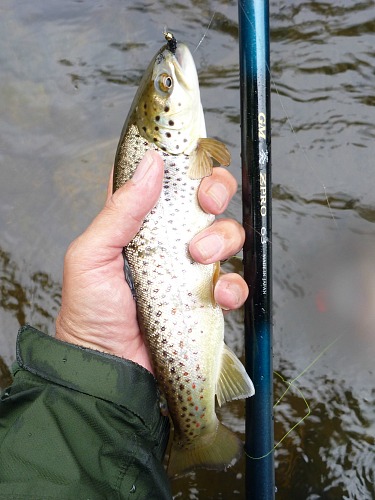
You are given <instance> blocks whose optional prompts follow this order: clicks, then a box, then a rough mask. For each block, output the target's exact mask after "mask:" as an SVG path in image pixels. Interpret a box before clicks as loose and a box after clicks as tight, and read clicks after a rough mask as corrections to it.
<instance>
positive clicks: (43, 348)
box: [0, 326, 171, 500]
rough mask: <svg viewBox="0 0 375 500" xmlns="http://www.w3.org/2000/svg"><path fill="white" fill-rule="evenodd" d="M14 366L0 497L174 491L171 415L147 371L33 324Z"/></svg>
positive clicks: (0, 445)
mask: <svg viewBox="0 0 375 500" xmlns="http://www.w3.org/2000/svg"><path fill="white" fill-rule="evenodd" d="M13 370H14V381H13V384H12V385H11V386H10V387H9V388H8V389H6V390H5V391H4V393H3V394H2V397H1V400H0V498H6V499H28V500H30V499H38V500H42V499H59V500H63V499H90V500H96V499H100V500H103V499H131V500H133V499H142V500H144V499H147V500H148V499H157V500H161V499H165V498H168V499H170V498H171V493H170V489H169V483H168V479H167V477H166V473H165V471H164V468H163V466H162V463H161V462H162V459H163V456H164V452H165V448H166V445H167V440H168V434H169V423H168V419H167V418H166V417H163V416H161V414H160V410H159V403H158V394H157V387H156V381H155V379H154V377H153V376H152V375H151V374H150V373H149V372H148V371H147V370H145V369H144V368H142V367H141V366H139V365H137V364H135V363H132V362H131V361H128V360H124V359H122V358H118V357H116V356H110V355H107V354H104V353H100V352H97V351H93V350H90V349H84V348H81V347H78V346H74V345H71V344H67V343H64V342H61V341H59V340H56V339H54V338H52V337H49V336H48V335H45V334H43V333H41V332H39V331H38V330H35V329H34V328H31V327H30V326H26V327H24V328H22V329H21V330H20V332H19V334H18V339H17V363H16V364H15V366H14V369H13Z"/></svg>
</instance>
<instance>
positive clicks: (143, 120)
mask: <svg viewBox="0 0 375 500" xmlns="http://www.w3.org/2000/svg"><path fill="white" fill-rule="evenodd" d="M165 36H166V40H167V44H166V45H165V46H164V47H163V48H162V49H161V50H160V51H159V52H158V53H157V54H156V56H155V57H154V59H153V60H152V62H151V64H150V66H149V68H148V69H147V71H146V73H145V75H144V77H143V80H142V82H141V84H140V87H139V90H138V92H137V94H136V97H135V99H134V102H133V105H132V107H131V109H130V112H129V115H128V118H127V120H126V122H125V125H124V128H123V131H122V134H121V137H120V142H119V145H118V149H117V154H116V159H115V173H114V189H117V188H118V187H120V186H121V185H122V184H124V183H125V182H126V181H127V180H129V179H130V178H131V177H132V175H133V172H134V170H135V168H136V166H137V164H138V163H139V161H140V160H141V158H142V157H143V155H144V153H145V152H146V151H147V150H148V149H155V150H158V151H159V152H160V154H161V155H162V157H163V159H164V184H163V190H162V194H161V197H160V199H159V201H158V203H157V205H156V206H155V207H154V208H153V210H151V212H150V213H149V214H148V216H147V217H146V219H145V220H144V223H143V225H142V227H141V229H140V231H139V232H138V234H137V235H136V236H135V237H134V239H133V240H132V241H131V242H130V243H129V245H128V246H127V247H126V249H125V255H126V258H127V260H128V263H129V267H130V270H131V274H132V280H133V285H134V289H135V294H136V300H137V310H138V318H139V322H140V325H141V329H142V331H143V333H144V335H145V339H146V342H147V344H148V346H149V349H150V353H151V357H152V362H153V366H154V370H155V374H156V378H157V380H158V384H159V387H160V391H161V392H162V393H163V394H164V396H165V398H166V400H167V404H168V410H169V414H170V417H171V419H172V422H173V426H174V439H173V444H172V449H171V454H170V460H169V464H168V473H169V474H170V475H172V476H173V475H176V474H181V473H184V472H186V471H188V470H190V469H192V468H194V467H207V468H214V469H225V468H227V467H229V466H230V465H232V464H233V463H234V462H235V461H236V460H237V458H238V457H239V456H240V454H241V450H242V443H241V442H240V441H239V439H238V438H237V437H236V436H235V434H234V433H232V431H230V430H229V429H227V428H226V427H225V426H223V425H222V424H221V423H220V422H219V421H218V419H217V416H216V413H215V394H216V396H217V399H218V403H219V404H222V403H224V402H225V401H230V400H232V399H239V398H245V397H248V396H251V395H252V394H253V393H254V388H253V385H252V382H251V380H250V378H249V377H248V375H247V374H246V371H245V369H244V367H243V366H242V364H241V363H240V361H239V360H238V359H237V357H236V356H235V355H234V353H233V352H232V351H230V349H229V348H228V347H227V346H226V345H225V344H224V321H223V314H222V311H221V309H220V307H219V306H218V305H217V304H216V303H215V300H214V297H213V287H214V284H215V280H216V279H217V277H218V273H219V264H218V263H217V264H212V265H203V264H199V263H197V262H195V261H194V260H193V259H192V258H191V257H190V254H189V251H188V245H189V242H190V241H191V240H192V238H193V237H194V236H195V235H196V234H197V233H198V232H199V231H201V230H202V229H204V228H206V227H208V226H209V225H210V224H212V222H213V220H214V216H212V215H210V214H206V213H205V212H203V211H202V209H201V208H200V206H199V204H198V198H197V190H198V187H199V183H200V180H201V179H202V177H204V176H206V175H210V174H211V172H212V167H213V159H214V160H216V161H217V162H218V163H220V164H222V165H228V164H229V161H230V156H229V153H228V151H227V149H226V147H225V146H224V145H223V144H222V143H221V142H219V141H217V140H214V139H207V138H206V128H205V122H204V115H203V110H202V105H201V102H200V93H199V84H198V77H197V73H196V69H195V64H194V61H193V58H192V56H191V54H190V52H189V50H188V48H187V47H186V46H185V45H183V44H180V43H177V42H176V40H175V38H174V37H173V35H171V34H170V33H167V34H166V35H165Z"/></svg>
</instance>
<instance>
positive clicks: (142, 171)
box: [132, 151, 154, 184]
mask: <svg viewBox="0 0 375 500" xmlns="http://www.w3.org/2000/svg"><path fill="white" fill-rule="evenodd" d="M153 163H154V158H153V155H152V153H151V151H147V152H146V154H145V155H144V157H143V158H142V160H141V161H140V162H139V164H138V167H137V168H136V170H135V172H134V174H133V177H132V181H133V182H134V184H138V183H139V182H141V181H142V179H143V178H144V177H145V175H146V174H147V172H148V171H149V170H150V167H151V166H152V164H153Z"/></svg>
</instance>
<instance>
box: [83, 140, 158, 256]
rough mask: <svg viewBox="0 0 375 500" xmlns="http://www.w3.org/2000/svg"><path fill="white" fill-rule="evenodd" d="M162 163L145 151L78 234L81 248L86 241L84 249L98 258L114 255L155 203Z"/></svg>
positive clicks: (135, 231)
mask: <svg viewBox="0 0 375 500" xmlns="http://www.w3.org/2000/svg"><path fill="white" fill-rule="evenodd" d="M163 166H164V162H163V160H162V158H161V157H160V155H159V154H158V153H157V152H156V151H151V150H150V151H147V152H146V154H145V156H144V157H143V159H142V160H141V162H140V163H139V165H138V167H137V169H136V171H135V172H134V175H133V177H132V178H131V179H130V180H129V181H128V182H126V183H125V184H124V185H123V186H122V187H121V188H119V189H118V190H117V191H116V192H115V193H113V194H112V196H111V197H108V199H107V201H106V204H105V206H104V208H103V210H102V211H101V212H100V213H99V214H98V215H97V217H96V218H95V219H94V220H93V222H92V223H91V224H90V226H89V227H88V228H87V230H86V231H85V232H84V233H83V234H82V236H81V242H80V243H81V244H82V245H83V247H85V246H86V244H87V247H88V248H87V250H89V251H90V253H91V254H92V253H93V252H94V253H96V255H97V256H98V258H99V259H100V260H111V259H112V258H115V257H117V256H118V253H119V251H121V250H122V248H123V247H124V246H126V245H127V244H128V243H129V242H130V241H131V240H132V239H133V237H134V236H135V235H136V233H137V232H138V231H139V229H140V227H141V224H142V222H143V219H144V218H145V216H146V215H147V214H148V213H149V212H150V210H151V209H152V208H153V207H154V206H155V205H156V203H157V201H158V199H159V196H160V192H161V189H162V181H163V174H164V169H163ZM81 251H84V248H82V247H81ZM91 258H92V256H91Z"/></svg>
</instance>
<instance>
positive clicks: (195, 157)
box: [188, 138, 230, 179]
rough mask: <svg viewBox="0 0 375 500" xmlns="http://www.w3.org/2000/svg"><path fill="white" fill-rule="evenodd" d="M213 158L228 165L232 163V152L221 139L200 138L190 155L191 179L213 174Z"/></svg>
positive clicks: (221, 163)
mask: <svg viewBox="0 0 375 500" xmlns="http://www.w3.org/2000/svg"><path fill="white" fill-rule="evenodd" d="M213 160H215V161H217V163H219V165H222V166H223V167H227V166H228V165H229V164H230V153H229V151H228V149H227V147H226V146H225V144H224V143H222V142H221V141H217V140H216V139H209V138H202V139H199V140H198V144H197V147H196V149H195V151H193V152H192V154H191V155H190V167H189V170H188V176H189V177H190V179H202V178H203V177H207V176H208V175H211V174H212V168H213Z"/></svg>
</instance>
